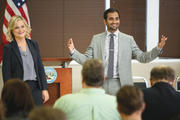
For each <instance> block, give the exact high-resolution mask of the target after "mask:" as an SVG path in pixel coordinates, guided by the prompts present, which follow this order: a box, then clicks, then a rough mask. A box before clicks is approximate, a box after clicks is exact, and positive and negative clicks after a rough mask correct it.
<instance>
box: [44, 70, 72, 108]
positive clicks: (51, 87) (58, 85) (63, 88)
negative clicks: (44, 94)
mask: <svg viewBox="0 0 180 120" xmlns="http://www.w3.org/2000/svg"><path fill="white" fill-rule="evenodd" d="M54 69H55V70H56V72H57V79H56V80H55V81H54V82H53V83H50V84H48V92H49V95H50V99H49V100H48V101H47V102H46V103H45V105H53V104H54V102H55V101H56V100H57V99H58V98H59V97H60V96H63V95H65V94H69V93H72V68H54Z"/></svg>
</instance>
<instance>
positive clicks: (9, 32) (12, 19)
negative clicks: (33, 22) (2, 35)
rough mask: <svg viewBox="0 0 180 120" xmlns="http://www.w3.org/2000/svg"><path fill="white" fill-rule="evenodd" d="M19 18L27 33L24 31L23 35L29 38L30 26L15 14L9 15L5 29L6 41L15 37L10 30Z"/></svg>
mask: <svg viewBox="0 0 180 120" xmlns="http://www.w3.org/2000/svg"><path fill="white" fill-rule="evenodd" d="M19 20H22V21H23V22H24V24H25V27H26V28H27V33H26V36H25V37H26V38H30V32H31V27H30V26H29V25H28V24H27V22H26V20H25V19H24V18H23V17H21V16H18V15H16V16H13V17H11V19H10V21H9V23H8V29H7V33H6V40H7V41H9V42H11V41H12V40H14V39H15V36H14V34H13V32H12V31H13V30H14V28H15V25H16V23H17V22H18V21H19Z"/></svg>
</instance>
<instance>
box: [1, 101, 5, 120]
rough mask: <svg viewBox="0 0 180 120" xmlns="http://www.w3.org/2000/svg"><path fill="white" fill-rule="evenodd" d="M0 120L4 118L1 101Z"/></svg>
mask: <svg viewBox="0 0 180 120" xmlns="http://www.w3.org/2000/svg"><path fill="white" fill-rule="evenodd" d="M0 120H4V108H3V105H2V102H1V101H0Z"/></svg>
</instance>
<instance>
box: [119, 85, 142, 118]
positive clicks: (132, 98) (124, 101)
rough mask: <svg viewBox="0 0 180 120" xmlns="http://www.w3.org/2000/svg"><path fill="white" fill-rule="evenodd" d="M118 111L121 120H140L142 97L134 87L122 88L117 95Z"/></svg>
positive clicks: (139, 90) (140, 92) (138, 89)
mask: <svg viewBox="0 0 180 120" xmlns="http://www.w3.org/2000/svg"><path fill="white" fill-rule="evenodd" d="M117 102H118V111H119V113H120V115H121V118H122V120H142V112H143V111H144V108H145V102H144V96H143V93H142V91H141V89H140V88H138V87H136V86H130V85H126V86H123V87H122V88H121V89H120V90H119V91H118V93H117Z"/></svg>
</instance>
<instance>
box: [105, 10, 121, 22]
mask: <svg viewBox="0 0 180 120" xmlns="http://www.w3.org/2000/svg"><path fill="white" fill-rule="evenodd" d="M114 12H117V13H118V15H119V18H120V14H119V11H118V10H117V9H115V8H109V9H107V10H106V11H104V20H106V21H107V18H108V13H114Z"/></svg>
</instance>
